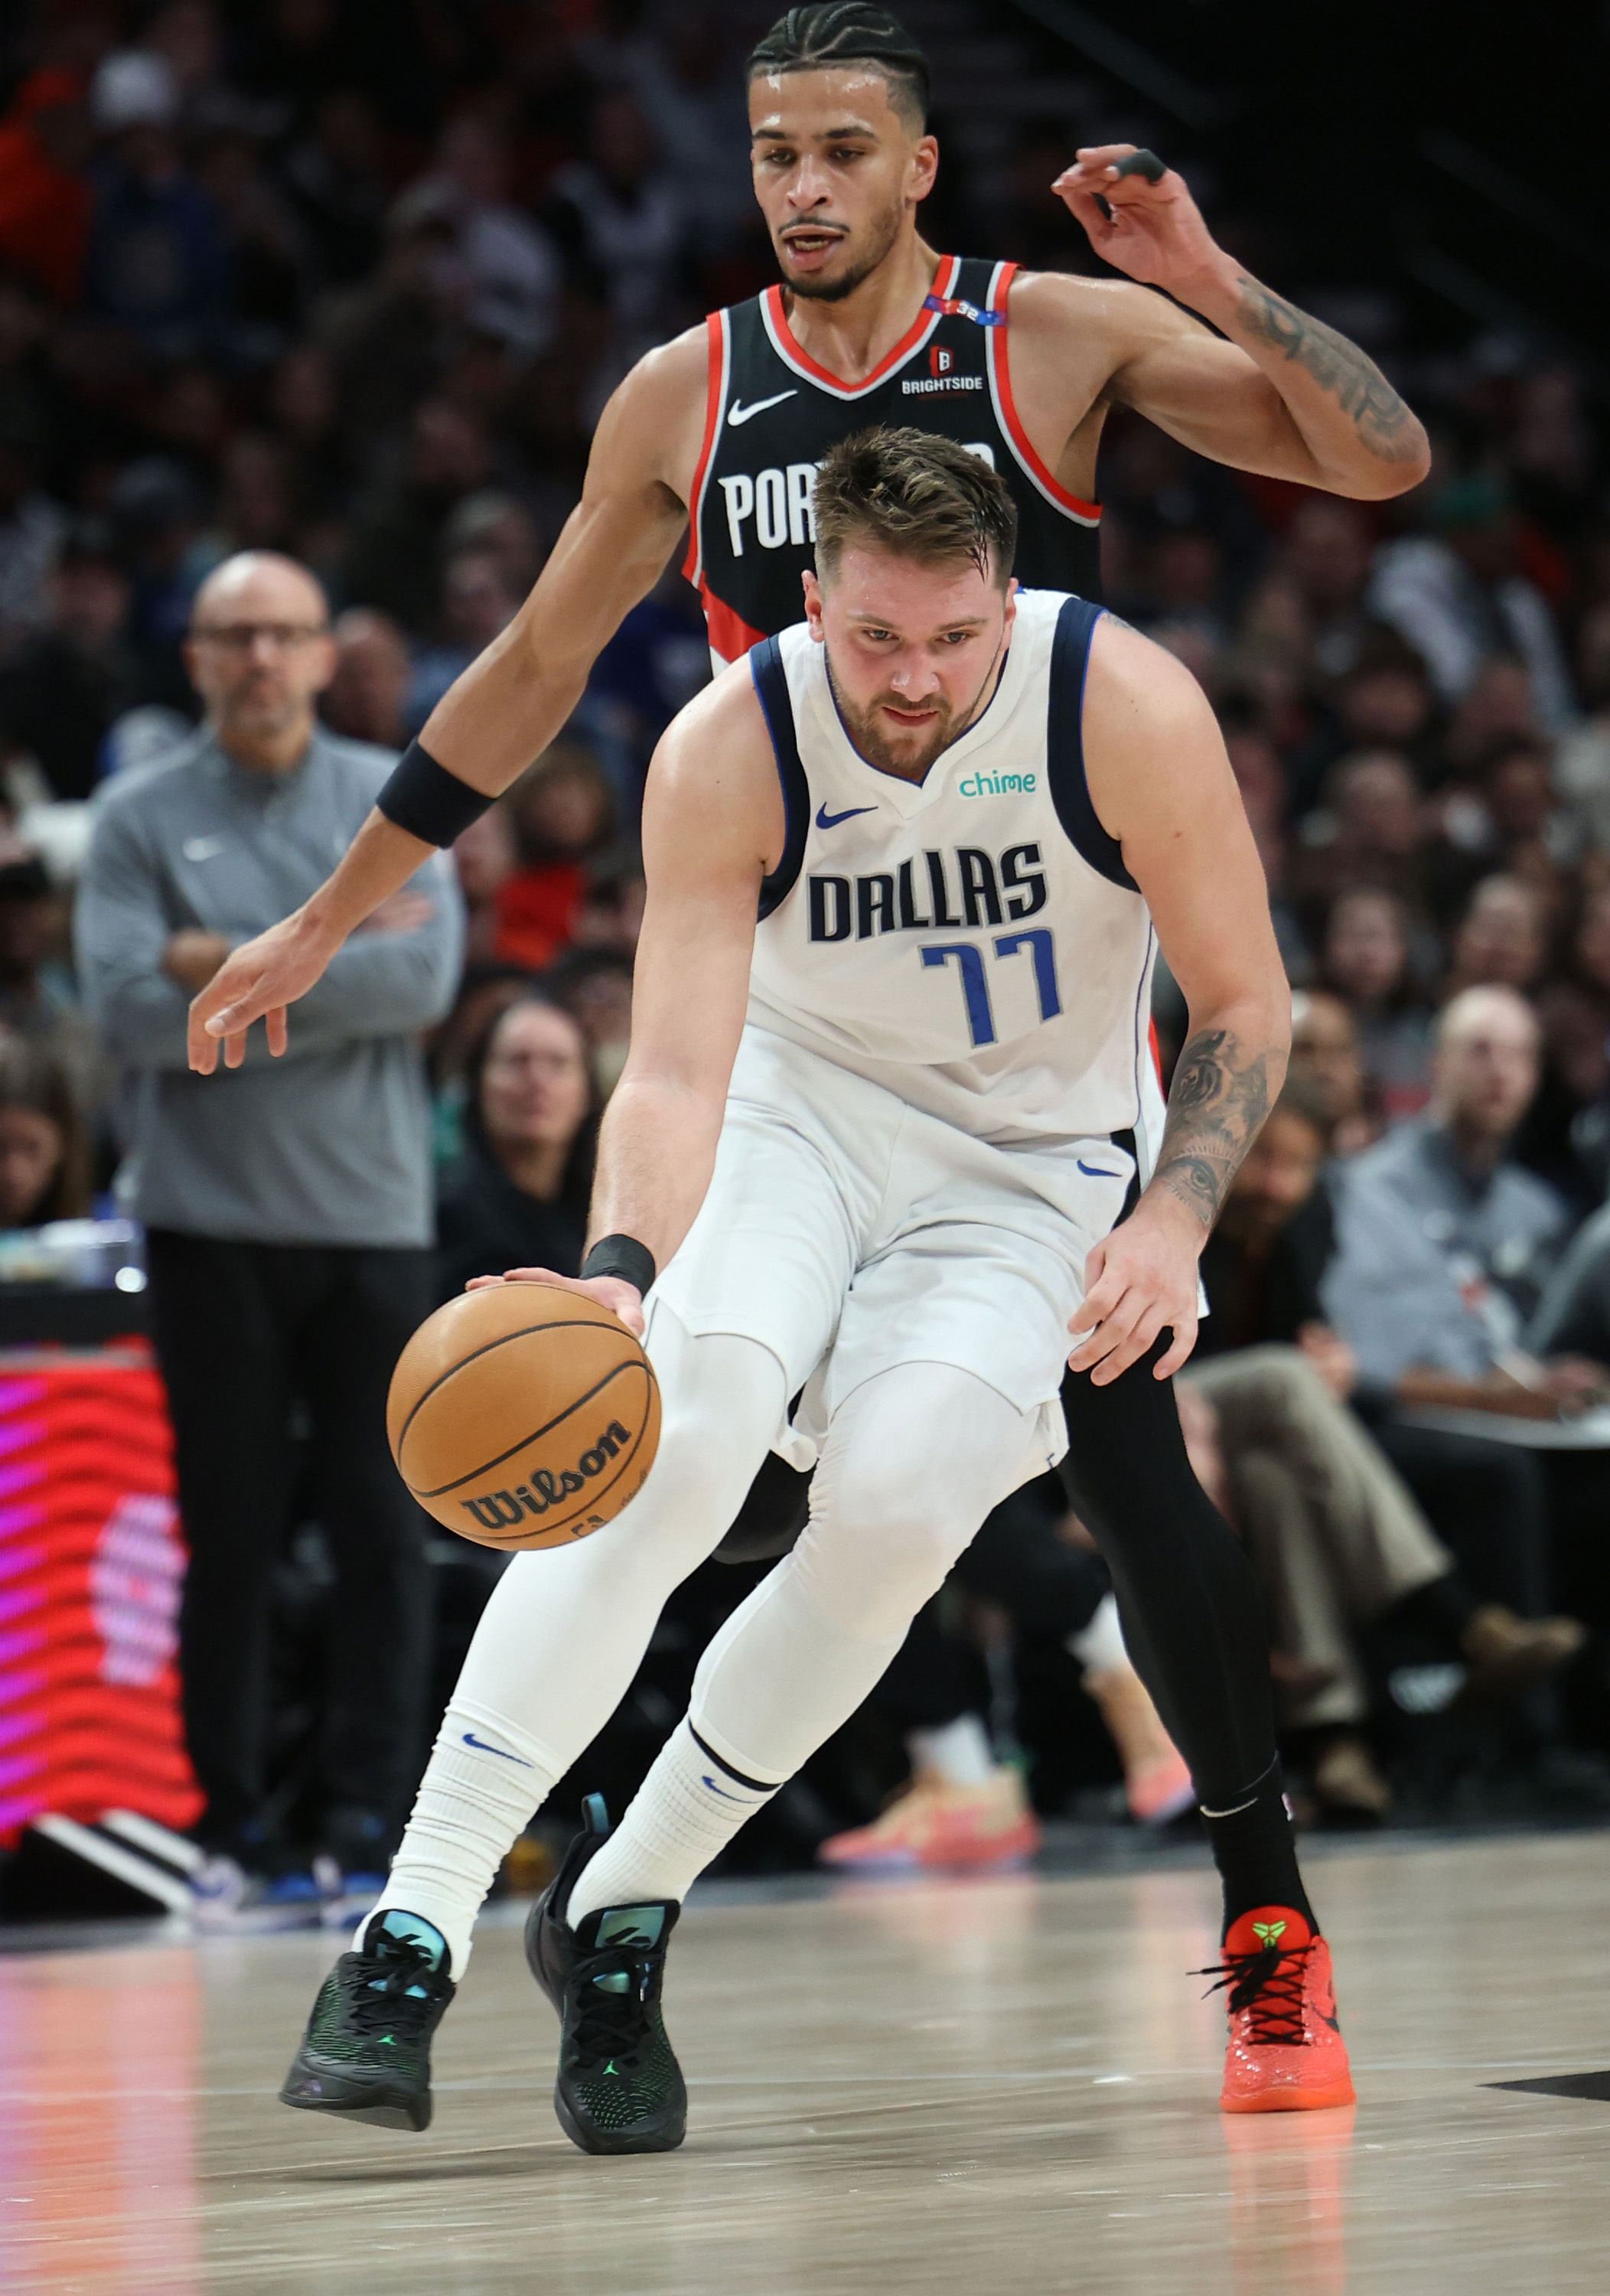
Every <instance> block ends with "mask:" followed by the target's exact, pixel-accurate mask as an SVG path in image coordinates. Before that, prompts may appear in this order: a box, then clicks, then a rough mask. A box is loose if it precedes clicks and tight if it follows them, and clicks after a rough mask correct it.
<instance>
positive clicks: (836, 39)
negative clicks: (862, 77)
mask: <svg viewBox="0 0 1610 2296" xmlns="http://www.w3.org/2000/svg"><path fill="white" fill-rule="evenodd" d="M839 64H870V65H872V66H873V67H874V68H875V69H876V70H878V71H879V72H881V73H882V75H883V77H884V78H885V79H886V80H887V83H888V90H889V102H891V104H893V105H894V106H895V109H896V110H897V111H903V112H904V113H905V114H906V115H907V117H908V118H909V119H915V121H916V124H917V126H918V127H919V129H920V128H924V127H927V125H928V102H929V98H930V97H931V95H932V94H933V73H932V71H931V70H930V69H929V65H928V58H927V57H926V56H925V55H924V54H923V53H922V50H921V49H920V48H919V46H918V45H917V43H916V41H915V40H914V39H913V38H912V37H911V34H910V33H909V32H908V31H907V30H906V29H905V26H904V25H903V24H902V23H898V22H897V21H895V18H894V17H893V16H891V15H890V14H888V12H887V10H885V9H882V8H874V7H871V6H870V4H869V0H812V4H811V5H810V6H808V7H804V8H790V9H789V12H788V14H787V15H786V16H780V17H779V18H778V19H777V21H776V22H775V23H774V24H773V25H772V29H771V30H770V31H769V32H768V33H767V34H766V35H765V37H764V39H762V40H759V41H757V42H756V45H755V47H754V48H753V49H752V50H751V51H750V54H749V65H748V77H749V78H751V79H760V78H769V77H770V76H771V75H772V73H774V72H797V71H830V70H832V69H833V68H834V67H835V66H836V65H839Z"/></svg>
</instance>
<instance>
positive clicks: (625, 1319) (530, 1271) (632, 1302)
mask: <svg viewBox="0 0 1610 2296" xmlns="http://www.w3.org/2000/svg"><path fill="white" fill-rule="evenodd" d="M494 1283H552V1284H556V1285H557V1286H558V1288H559V1289H560V1291H561V1292H580V1293H581V1295H582V1297H583V1299H584V1300H597V1301H598V1304H599V1306H600V1307H601V1308H608V1309H609V1313H610V1314H611V1315H612V1316H619V1317H620V1320H621V1322H622V1323H623V1324H625V1327H626V1329H627V1330H628V1331H629V1332H631V1333H634V1334H635V1335H636V1337H637V1338H638V1339H640V1340H641V1339H642V1335H643V1299H642V1292H640V1291H639V1290H638V1288H637V1286H636V1284H635V1283H627V1281H626V1279H625V1276H624V1275H587V1276H580V1275H555V1274H554V1273H553V1270H552V1268H551V1267H506V1268H505V1269H504V1270H503V1274H502V1275H472V1276H471V1277H470V1281H469V1283H466V1284H465V1286H464V1289H465V1291H466V1292H485V1291H486V1290H488V1289H489V1288H490V1286H491V1285H493V1284H494Z"/></svg>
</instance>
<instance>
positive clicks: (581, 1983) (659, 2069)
mask: <svg viewBox="0 0 1610 2296" xmlns="http://www.w3.org/2000/svg"><path fill="white" fill-rule="evenodd" d="M582 1816H583V1824H584V1831H583V1832H582V1833H578V1834H577V1835H576V1839H575V1841H573V1842H572V1843H571V1844H570V1847H569V1849H568V1851H567V1852H566V1856H565V1862H564V1864H563V1865H562V1866H560V1869H559V1872H558V1873H557V1874H555V1876H554V1878H553V1880H552V1882H550V1884H549V1885H548V1887H547V1889H546V1890H544V1891H543V1894H542V1896H541V1897H540V1898H538V1899H537V1901H536V1903H535V1906H533V1907H532V1908H531V1913H530V1915H529V1917H528V1919H527V1923H526V1959H527V1962H528V1963H529V1964H530V1967H531V1974H532V1975H533V1977H535V1980H536V1981H537V1983H538V1984H539V1985H540V1986H541V1987H542V1989H543V1992H544V1993H545V1994H546V1995H547V1997H548V1998H549V2000H550V2001H552V2004H553V2005H554V2007H555V2008H556V2009H557V2010H558V2012H559V2015H560V2043H559V2078H558V2079H557V2080H556V2081H555V2083H554V2085H553V2110H554V2112H556V2113H557V2114H558V2115H559V2124H560V2128H562V2129H563V2130H564V2132H565V2134H566V2136H568V2138H569V2139H570V2141H571V2143H572V2144H578V2145H579V2146H580V2147H581V2149H582V2151H583V2152H584V2153H669V2152H671V2151H673V2150H674V2147H675V2146H676V2145H678V2144H681V2143H682V2138H683V2136H685V2135H686V2133H687V2126H688V2092H687V2089H686V2087H685V2086H684V2085H683V2082H682V2067H681V2066H680V2065H679V2064H678V2063H677V2062H676V2056H675V2052H674V2050H673V2048H672V2046H671V2044H670V2041H669V2040H668V2039H667V2038H666V2026H665V2020H664V2018H663V2017H662V2016H661V2014H660V2006H659V1999H660V1988H661V1986H662V1984H663V1982H664V1979H665V1970H666V1941H667V1939H669V1937H670V1935H671V1931H673V1930H674V1928H675V1926H676V1917H677V1915H678V1914H679V1913H680V1912H681V1910H682V1908H681V1907H679V1906H678V1905H677V1904H676V1902H675V1900H674V1898H655V1899H652V1900H650V1902H648V1903H646V1904H643V1905H634V1906H604V1907H600V1908H599V1910H598V1911H597V1912H596V1913H591V1914H588V1915H585V1916H584V1919H583V1920H582V1921H581V1922H579V1923H577V1925H576V1928H575V1929H572V1928H571V1927H570V1924H569V1923H568V1921H567V1920H566V1918H565V1908H566V1907H567V1906H568V1904H569V1902H570V1892H571V1890H573V1889H574V1888H575V1886H576V1876H577V1875H578V1874H580V1873H581V1871H582V1868H583V1867H584V1866H585V1865H586V1864H587V1862H588V1860H589V1859H590V1858H591V1857H593V1854H594V1852H595V1851H597V1850H598V1849H600V1848H601V1846H602V1844H603V1841H604V1837H605V1835H606V1834H607V1833H608V1832H609V1817H608V1816H607V1814H606V1812H605V1809H604V1803H603V1797H602V1796H601V1794H589V1795H588V1796H587V1799H586V1800H585V1801H584V1803H583V1805H582Z"/></svg>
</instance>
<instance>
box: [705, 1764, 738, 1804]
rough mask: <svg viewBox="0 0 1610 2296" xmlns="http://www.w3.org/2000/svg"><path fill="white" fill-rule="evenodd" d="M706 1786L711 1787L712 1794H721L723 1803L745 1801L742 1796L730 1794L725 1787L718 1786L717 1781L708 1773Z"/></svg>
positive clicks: (706, 1774)
mask: <svg viewBox="0 0 1610 2296" xmlns="http://www.w3.org/2000/svg"><path fill="white" fill-rule="evenodd" d="M704 1784H706V1785H707V1786H708V1787H709V1789H710V1792H712V1793H713V1794H719V1795H720V1796H721V1798H722V1800H723V1801H737V1802H741V1801H742V1800H743V1796H742V1795H741V1794H735V1793H729V1792H727V1790H726V1788H725V1786H718V1785H717V1784H716V1783H715V1779H714V1778H713V1777H711V1775H709V1773H708V1771H707V1772H706V1773H705V1776H704Z"/></svg>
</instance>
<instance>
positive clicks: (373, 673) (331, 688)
mask: <svg viewBox="0 0 1610 2296" xmlns="http://www.w3.org/2000/svg"><path fill="white" fill-rule="evenodd" d="M333 635H334V638H335V674H334V676H332V677H331V681H330V684H329V685H328V686H327V687H326V688H325V690H324V694H323V701H322V702H321V704H320V715H321V716H322V717H323V720H324V723H325V724H326V725H327V726H329V727H330V729H331V732H332V733H335V734H345V735H346V737H347V740H348V741H349V742H376V743H378V744H379V746H380V748H381V749H383V750H400V749H402V748H404V747H405V744H406V742H407V740H408V711H407V708H406V703H407V696H408V680H409V677H410V675H411V665H410V663H409V660H408V647H407V643H406V641H405V638H404V636H403V633H402V632H401V630H399V629H398V627H397V626H396V623H395V622H394V621H393V620H392V619H390V617H389V616H388V615H387V614H381V613H377V612H376V611H375V610H374V608H373V607H372V606H349V607H348V608H347V611H346V612H345V613H344V614H342V615H340V616H339V617H338V619H337V621H336V625H335V629H334V632H333Z"/></svg>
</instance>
